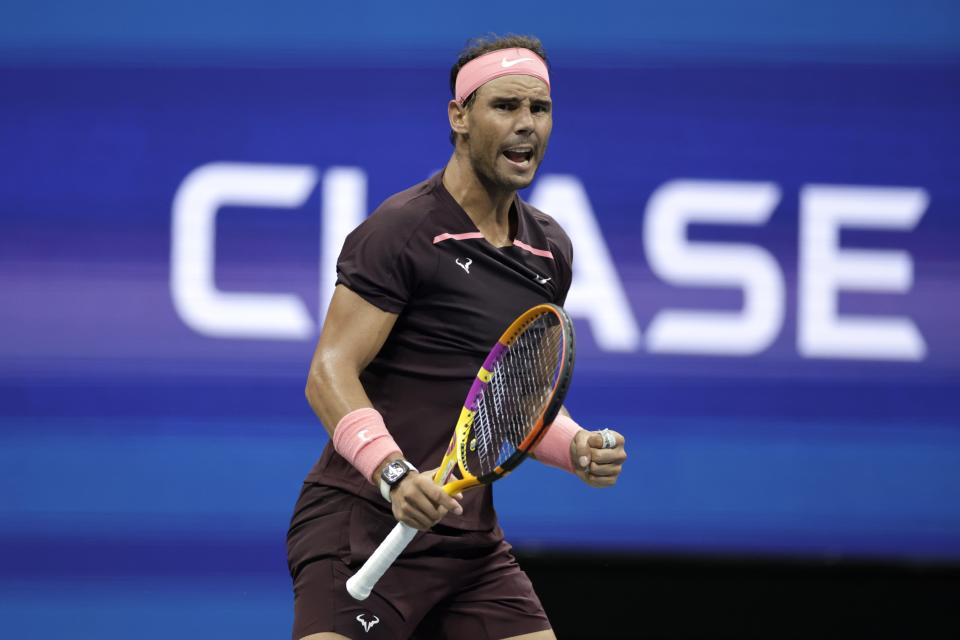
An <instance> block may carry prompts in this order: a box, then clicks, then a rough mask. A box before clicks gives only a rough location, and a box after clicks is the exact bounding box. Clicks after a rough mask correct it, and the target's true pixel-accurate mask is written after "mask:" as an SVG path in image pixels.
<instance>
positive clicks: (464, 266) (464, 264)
mask: <svg viewBox="0 0 960 640" xmlns="http://www.w3.org/2000/svg"><path fill="white" fill-rule="evenodd" d="M454 262H456V263H457V264H458V265H459V266H460V267H461V268H462V269H463V270H464V271H466V272H467V273H470V265H471V264H473V260H471V259H470V258H467V261H466V262H460V258H457V259H456V260H454Z"/></svg>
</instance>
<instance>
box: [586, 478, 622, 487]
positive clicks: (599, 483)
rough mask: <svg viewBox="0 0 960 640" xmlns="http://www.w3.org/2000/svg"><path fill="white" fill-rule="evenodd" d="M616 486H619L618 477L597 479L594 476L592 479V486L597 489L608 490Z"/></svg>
mask: <svg viewBox="0 0 960 640" xmlns="http://www.w3.org/2000/svg"><path fill="white" fill-rule="evenodd" d="M615 484H617V478H616V477H600V478H596V477H593V476H591V477H590V486H591V487H597V488H598V489H606V488H608V487H612V486H614V485H615Z"/></svg>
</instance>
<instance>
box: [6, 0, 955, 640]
mask: <svg viewBox="0 0 960 640" xmlns="http://www.w3.org/2000/svg"><path fill="white" fill-rule="evenodd" d="M487 32H497V33H500V34H503V33H506V32H516V33H532V34H535V35H537V36H539V37H540V38H541V39H542V40H543V42H544V44H545V46H546V48H547V51H548V54H549V56H550V60H551V65H552V80H553V98H554V103H555V112H554V122H555V125H554V134H553V138H552V141H551V145H550V150H549V152H548V154H547V158H546V161H545V164H544V165H543V167H542V169H541V170H540V173H539V175H538V179H537V181H536V182H535V183H534V184H533V185H532V187H531V188H530V189H529V190H528V191H527V192H525V197H526V198H527V199H529V200H530V201H531V202H533V204H535V205H536V206H539V207H540V208H542V209H544V210H546V211H547V212H548V213H551V214H552V215H554V216H555V217H556V218H558V219H559V220H560V221H561V222H562V223H563V225H564V226H565V228H566V229H567V231H568V232H569V234H570V236H571V237H572V238H573V241H574V245H575V249H576V265H575V278H574V283H573V288H572V291H571V294H570V297H569V300H568V310H569V311H570V312H571V314H572V315H573V316H574V318H575V321H576V328H577V332H578V346H579V351H578V361H577V368H576V374H575V377H574V385H573V388H572V392H571V395H570V398H569V402H568V406H569V407H570V408H571V411H572V413H573V415H574V416H575V417H577V419H578V421H579V422H580V423H581V424H583V425H586V426H590V427H596V428H599V427H603V426H609V427H613V428H616V429H618V430H619V431H621V432H623V433H624V434H625V435H626V436H627V439H628V451H629V454H630V461H629V464H628V466H627V468H626V470H625V471H624V473H623V476H622V479H621V481H620V483H619V484H618V486H617V487H616V488H615V489H613V490H608V491H595V490H589V489H587V488H585V487H582V486H580V485H579V483H578V481H576V480H575V479H574V478H572V477H568V476H565V475H564V474H562V473H560V472H558V471H555V470H551V469H546V468H543V467H541V466H539V465H536V464H529V465H525V466H524V467H522V468H521V469H520V470H519V471H518V472H517V474H516V475H517V477H516V478H514V479H513V480H512V481H510V482H505V483H503V484H502V485H501V486H497V487H496V492H495V493H496V504H497V506H498V511H499V513H500V516H501V520H502V524H503V527H504V529H505V530H506V533H507V537H508V539H509V540H511V541H512V542H513V543H514V545H515V546H516V548H517V550H518V552H519V554H520V558H521V562H522V564H523V565H524V566H525V567H526V568H527V570H528V571H529V572H530V573H531V575H532V577H533V579H534V582H535V584H536V585H537V587H538V590H539V591H540V593H541V595H542V597H543V600H544V604H545V606H546V608H547V611H548V613H549V614H550V615H551V618H552V619H553V621H554V625H555V627H556V630H557V632H558V635H559V637H561V638H564V637H568V638H573V637H584V638H592V637H613V636H617V637H769V638H780V637H829V636H835V635H844V636H845V637H851V636H872V635H876V634H877V633H879V632H889V631H890V630H891V629H897V630H898V633H900V635H901V637H941V636H942V637H951V636H952V637H956V636H953V634H957V633H960V623H958V618H957V615H956V612H957V604H958V603H960V587H958V584H960V582H958V575H960V571H958V570H960V405H958V392H960V384H958V383H960V253H958V251H957V245H958V241H960V217H958V215H957V212H958V207H960V163H958V161H957V149H958V148H960V126H958V124H960V123H958V115H960V4H957V3H955V2H951V1H948V0H914V1H912V2H902V1H901V2H898V1H895V0H877V1H875V2H872V3H862V2H852V1H838V0H832V1H828V0H807V1H806V2H802V3H801V2H772V1H769V0H767V1H760V0H737V1H729V2H711V1H708V0H678V1H674V2H658V3H653V2H635V3H620V2H614V1H612V0H595V1H593V2H590V3H587V4H584V3H581V2H555V3H551V4H549V5H545V4H535V5H522V4H517V3H507V2H500V1H497V0H494V1H491V2H486V3H484V4H482V5H478V6H457V7H452V6H450V5H449V4H448V3H441V2H417V3H409V4H404V3H392V2H357V3H325V2H264V1H260V0H232V1H231V2H224V1H222V0H210V1H206V2H185V1H183V0H167V1H166V2H163V3H153V2H139V3H131V2H121V1H119V0H101V1H99V2H87V3H66V2H54V1H53V0H33V1H31V2H4V3H3V4H2V5H0V220H2V226H0V301H2V304H0V636H3V637H9V638H39V637H46V636H48V635H50V633H51V632H56V633H61V634H63V633H69V634H70V635H71V637H77V638H98V639H104V640H107V639H112V638H126V637H138V638H145V639H152V638H158V639H159V638H170V637H177V638H232V639H239V638H251V639H253V638H281V637H288V636H289V627H290V623H291V620H292V606H291V603H292V594H291V590H290V582H289V577H288V575H287V569H286V560H285V547H284V536H285V533H286V527H287V523H288V521H289V516H290V512H291V508H292V506H293V503H294V500H295V499H296V496H297V493H298V490H299V486H300V483H301V481H302V479H303V476H304V475H305V474H306V472H307V471H308V469H309V468H310V466H311V465H312V463H313V462H314V460H315V458H316V457H317V456H318V455H319V452H320V451H321V449H322V448H323V446H324V444H325V442H326V435H325V433H324V431H323V429H322V427H321V426H320V425H319V423H318V422H317V421H316V419H315V418H314V417H313V415H312V413H311V411H310V409H309V407H308V406H307V403H306V401H305V400H304V397H303V386H304V382H305V375H306V370H307V365H308V362H309V359H310V356H311V353H312V350H313V345H314V342H315V340H316V336H317V333H318V328H319V325H320V322H321V318H322V317H323V312H324V306H325V304H326V301H327V300H328V298H329V296H330V293H331V287H332V283H333V280H334V277H335V273H334V264H335V259H336V255H337V253H338V251H339V247H340V244H341V242H342V239H343V237H344V236H345V234H346V233H347V232H348V231H349V230H350V229H352V228H353V227H354V226H356V224H358V223H359V222H360V221H361V220H362V219H363V217H364V216H365V215H367V214H368V213H369V212H370V211H372V209H373V208H375V207H376V205H377V204H378V203H379V202H380V201H382V200H383V199H384V198H386V197H387V196H389V195H390V194H392V193H394V192H396V191H399V190H401V189H404V188H406V187H407V186H409V185H411V184H413V183H415V182H419V181H421V180H423V179H425V178H426V177H428V176H429V175H430V174H432V173H433V172H434V171H436V170H438V169H439V168H441V167H442V166H443V165H444V164H445V162H446V160H447V158H448V156H449V154H450V152H451V147H450V145H449V142H448V140H447V131H448V128H447V124H446V115H445V114H446V106H445V105H446V102H447V100H448V99H449V87H448V74H449V69H450V66H451V65H452V64H453V62H454V61H455V58H456V54H457V53H458V51H459V50H460V49H461V48H462V46H463V45H464V44H465V42H466V40H467V39H468V38H470V37H472V36H476V35H481V34H484V33H487ZM576 605H581V606H576ZM841 632H842V633H841Z"/></svg>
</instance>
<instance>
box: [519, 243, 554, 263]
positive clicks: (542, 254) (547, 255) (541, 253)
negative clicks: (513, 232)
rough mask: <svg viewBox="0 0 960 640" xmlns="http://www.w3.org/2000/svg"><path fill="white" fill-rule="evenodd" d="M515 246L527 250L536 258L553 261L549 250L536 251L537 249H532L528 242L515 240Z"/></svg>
mask: <svg viewBox="0 0 960 640" xmlns="http://www.w3.org/2000/svg"><path fill="white" fill-rule="evenodd" d="M513 245H514V246H515V247H520V248H521V249H523V250H525V251H529V252H530V253H532V254H533V255H535V256H540V257H542V258H550V259H551V260H553V254H552V253H550V252H549V251H548V250H546V249H535V248H533V247H531V246H530V245H528V244H527V243H526V242H520V241H519V240H514V241H513Z"/></svg>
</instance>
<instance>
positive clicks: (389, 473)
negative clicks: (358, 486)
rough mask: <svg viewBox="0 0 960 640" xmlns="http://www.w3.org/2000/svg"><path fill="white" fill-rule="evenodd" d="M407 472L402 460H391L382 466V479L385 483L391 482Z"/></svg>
mask: <svg viewBox="0 0 960 640" xmlns="http://www.w3.org/2000/svg"><path fill="white" fill-rule="evenodd" d="M406 473H407V468H406V467H405V466H404V465H403V463H402V462H391V463H390V464H388V465H387V466H386V467H384V468H383V479H384V480H386V481H387V484H393V483H394V482H396V481H397V480H399V479H400V478H402V477H403V476H404V475H405V474H406Z"/></svg>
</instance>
